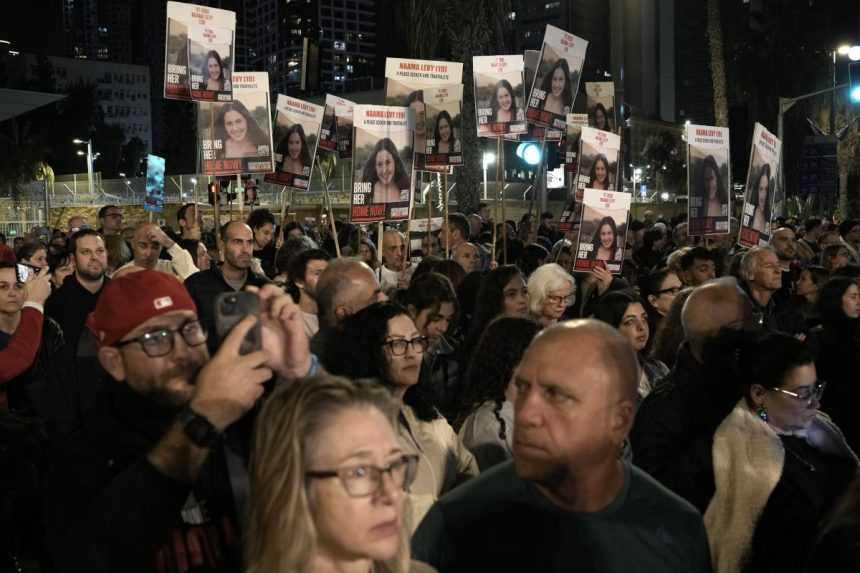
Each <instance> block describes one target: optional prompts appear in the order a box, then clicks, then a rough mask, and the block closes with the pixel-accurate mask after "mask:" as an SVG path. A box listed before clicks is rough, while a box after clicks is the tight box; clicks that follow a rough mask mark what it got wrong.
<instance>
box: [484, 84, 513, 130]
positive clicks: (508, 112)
mask: <svg viewBox="0 0 860 573" xmlns="http://www.w3.org/2000/svg"><path fill="white" fill-rule="evenodd" d="M490 109H492V110H493V115H492V116H491V118H490V122H491V123H511V122H513V121H516V120H517V119H519V118H518V117H517V113H518V112H517V98H516V97H515V96H514V88H513V86H512V85H511V82H509V81H508V80H504V79H503V80H499V82H498V83H497V84H496V88H495V89H494V90H493V98H492V99H491V100H490Z"/></svg>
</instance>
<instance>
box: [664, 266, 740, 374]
mask: <svg viewBox="0 0 860 573" xmlns="http://www.w3.org/2000/svg"><path fill="white" fill-rule="evenodd" d="M751 317H752V306H751V304H750V300H749V298H747V296H746V295H745V294H744V293H743V291H741V289H740V288H739V287H738V283H737V281H735V279H734V278H723V279H717V280H714V281H711V282H709V283H707V284H704V285H702V286H700V287H698V288H696V289H695V290H694V291H693V292H692V294H690V296H689V298H688V299H687V302H685V303H684V308H683V310H682V311H681V326H682V327H683V328H684V339H685V340H686V341H687V342H688V343H689V345H690V350H691V351H692V352H693V355H694V356H695V357H696V358H698V359H699V360H701V359H702V348H703V345H704V343H705V341H706V340H707V339H708V338H712V337H714V336H716V335H717V334H718V333H719V332H720V330H721V329H724V328H732V329H740V328H743V327H745V326H748V325H749V322H750V319H751Z"/></svg>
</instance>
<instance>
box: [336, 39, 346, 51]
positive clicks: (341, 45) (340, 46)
mask: <svg viewBox="0 0 860 573" xmlns="http://www.w3.org/2000/svg"><path fill="white" fill-rule="evenodd" d="M334 49H335V50H345V49H346V42H341V41H339V40H335V42H334Z"/></svg>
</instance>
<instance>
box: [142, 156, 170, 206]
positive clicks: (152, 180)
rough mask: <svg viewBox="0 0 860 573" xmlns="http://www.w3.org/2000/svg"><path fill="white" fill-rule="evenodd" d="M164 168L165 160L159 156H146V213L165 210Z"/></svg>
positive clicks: (144, 203)
mask: <svg viewBox="0 0 860 573" xmlns="http://www.w3.org/2000/svg"><path fill="white" fill-rule="evenodd" d="M164 167H165V160H164V158H163V157H159V156H157V155H147V156H146V197H145V198H144V202H143V209H144V211H149V212H151V213H161V211H162V210H163V209H164Z"/></svg>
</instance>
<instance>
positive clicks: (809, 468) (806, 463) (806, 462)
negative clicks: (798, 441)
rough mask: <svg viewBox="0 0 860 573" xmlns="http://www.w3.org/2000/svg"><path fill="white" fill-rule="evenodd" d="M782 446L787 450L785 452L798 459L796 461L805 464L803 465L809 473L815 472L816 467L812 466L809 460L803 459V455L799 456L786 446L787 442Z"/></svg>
mask: <svg viewBox="0 0 860 573" xmlns="http://www.w3.org/2000/svg"><path fill="white" fill-rule="evenodd" d="M782 446H783V449H785V451H787V452H788V453H789V454H791V455H792V456H794V459H796V460H797V461H799V462H800V463H801V464H803V465H804V466H805V467H806V469H808V470H809V471H811V472H814V471H815V466H814V465H812V464H811V463H810V462H808V461H807V460H805V459H803V457H801V455H800V454H798V453H797V452H795V451H794V450H792V449H791V448H789V447H788V446H787V445H785V442H782Z"/></svg>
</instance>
